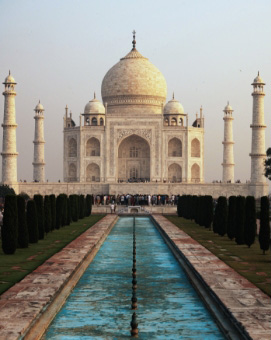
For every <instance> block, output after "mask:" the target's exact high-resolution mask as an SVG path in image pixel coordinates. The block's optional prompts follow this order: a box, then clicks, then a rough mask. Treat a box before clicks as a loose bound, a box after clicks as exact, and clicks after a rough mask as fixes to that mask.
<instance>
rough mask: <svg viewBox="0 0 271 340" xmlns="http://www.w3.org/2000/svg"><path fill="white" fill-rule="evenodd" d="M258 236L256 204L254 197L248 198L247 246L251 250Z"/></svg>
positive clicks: (246, 218)
mask: <svg viewBox="0 0 271 340" xmlns="http://www.w3.org/2000/svg"><path fill="white" fill-rule="evenodd" d="M255 236H256V202H255V198H254V197H253V196H247V197H246V205H245V233H244V241H245V244H246V245H247V246H248V247H249V248H250V246H251V245H252V244H253V243H254V241H255Z"/></svg>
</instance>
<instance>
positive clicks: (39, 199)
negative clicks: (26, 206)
mask: <svg viewBox="0 0 271 340" xmlns="http://www.w3.org/2000/svg"><path fill="white" fill-rule="evenodd" d="M34 201H35V203H36V209H37V216H38V228H39V240H43V239H44V206H43V197H42V196H41V195H34Z"/></svg>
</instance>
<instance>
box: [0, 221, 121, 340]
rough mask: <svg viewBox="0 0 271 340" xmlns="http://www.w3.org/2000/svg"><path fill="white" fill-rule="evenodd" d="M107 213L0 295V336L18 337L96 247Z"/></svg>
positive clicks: (109, 223)
mask: <svg viewBox="0 0 271 340" xmlns="http://www.w3.org/2000/svg"><path fill="white" fill-rule="evenodd" d="M115 219H116V215H107V216H106V217H104V218H103V219H102V220H100V221H98V222H97V223H96V224H95V225H94V226H92V227H91V228H90V229H88V230H87V231H86V232H84V233H83V234H82V235H80V236H79V237H78V238H77V239H75V240H74V241H72V242H71V243H70V244H69V245H67V246H66V247H65V248H63V249H62V250H61V251H60V252H58V253H57V254H55V255H54V256H52V257H51V258H50V259H48V260H47V261H46V262H44V264H43V265H41V266H39V267H38V268H37V269H36V270H34V271H33V272H32V273H31V274H29V275H27V276H26V277H25V278H24V279H23V280H22V281H20V282H19V283H17V284H15V285H14V286H13V287H11V288H10V289H9V290H8V291H6V292H5V293H4V294H2V295H1V296H0V339H1V340H15V339H20V338H21V336H22V335H24V334H25V332H26V331H27V330H28V328H29V327H30V325H31V324H32V322H33V321H34V320H36V319H37V318H39V316H40V315H41V314H42V312H43V311H44V310H45V309H46V308H47V307H48V306H49V304H50V303H51V302H52V301H53V300H54V298H56V297H57V296H58V294H59V292H60V291H61V289H62V288H63V287H64V286H65V285H66V283H67V281H68V279H69V278H70V277H71V276H72V275H73V274H75V272H76V271H77V269H78V268H79V267H80V265H81V264H82V263H83V262H84V260H85V259H86V258H87V257H88V256H89V255H90V254H91V253H92V252H94V251H95V250H96V248H97V247H96V246H97V245H98V243H99V241H100V240H101V239H102V238H103V237H105V236H106V235H107V233H108V231H109V230H110V227H111V226H112V223H114V220H115Z"/></svg>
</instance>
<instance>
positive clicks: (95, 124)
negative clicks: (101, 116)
mask: <svg viewBox="0 0 271 340" xmlns="http://www.w3.org/2000/svg"><path fill="white" fill-rule="evenodd" d="M91 125H94V126H97V125H98V122H97V118H96V117H93V118H92V119H91Z"/></svg>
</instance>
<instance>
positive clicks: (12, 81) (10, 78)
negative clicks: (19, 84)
mask: <svg viewBox="0 0 271 340" xmlns="http://www.w3.org/2000/svg"><path fill="white" fill-rule="evenodd" d="M3 84H16V81H15V79H14V78H13V77H12V75H11V74H10V71H9V74H8V76H7V77H6V79H5V82H4V83H3Z"/></svg>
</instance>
